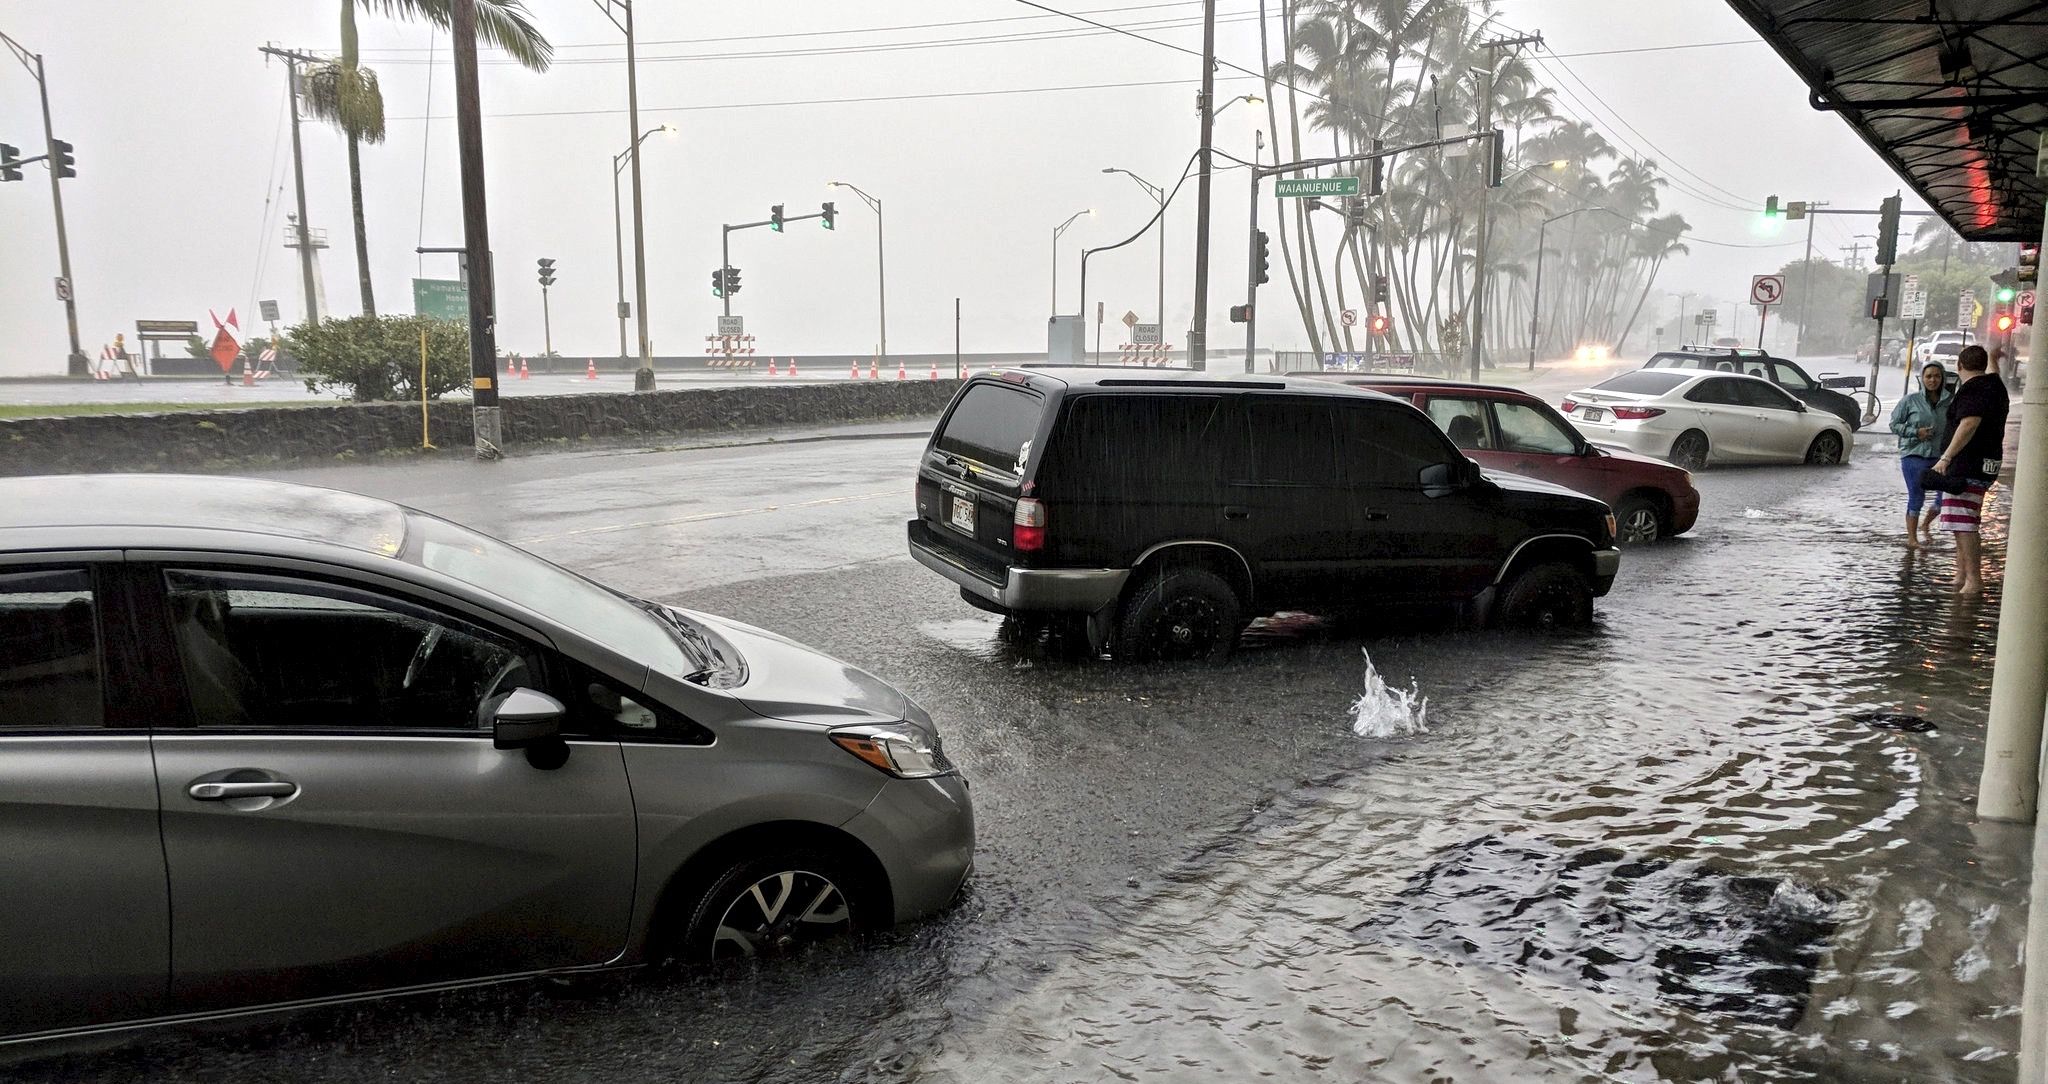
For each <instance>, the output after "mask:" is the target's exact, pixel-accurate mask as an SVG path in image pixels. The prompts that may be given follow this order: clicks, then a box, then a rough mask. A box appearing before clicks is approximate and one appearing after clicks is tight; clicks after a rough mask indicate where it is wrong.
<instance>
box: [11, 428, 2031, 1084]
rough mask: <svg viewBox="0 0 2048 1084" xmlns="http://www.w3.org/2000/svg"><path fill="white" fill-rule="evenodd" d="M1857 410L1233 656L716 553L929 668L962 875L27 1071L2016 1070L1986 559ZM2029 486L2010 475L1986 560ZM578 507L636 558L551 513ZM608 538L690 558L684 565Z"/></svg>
mask: <svg viewBox="0 0 2048 1084" xmlns="http://www.w3.org/2000/svg"><path fill="white" fill-rule="evenodd" d="M871 443H872V442H871ZM1859 445H1860V446H1859V449H1858V459H1857V461H1856V462H1855V463H1853V464H1851V465H1849V466H1847V467H1841V468H1771V469H1750V470H1723V471H1714V472H1708V473H1706V474H1703V475H1701V476H1700V478H1699V485H1700V488H1701V490H1702V493H1703V495H1704V498H1705V510H1704V512H1703V516H1702V523H1701V526H1700V527H1699V529H1697V530H1696V531H1695V532H1693V534H1691V535H1689V536H1686V537H1683V538H1680V539H1676V540H1672V541H1670V542H1667V543H1664V544H1661V545H1658V546H1655V547H1652V548H1649V549H1647V550H1641V551H1636V552H1632V553H1630V554H1629V555H1628V557H1627V558H1626V559H1625V562H1624V566H1623V570H1622V575H1621V578H1620V580H1619V581H1618V582H1617V585H1616V588H1615V591H1614V593H1613V594H1612V595H1610V596H1609V597H1608V598H1606V599H1603V600H1602V601H1601V602H1600V603H1599V604H1598V607H1597V612H1598V622H1597V625H1596V627H1595V628H1593V629H1591V630H1590V631H1584V632H1578V633H1565V634H1554V635H1535V634H1526V635H1525V634H1505V633H1473V632H1461V631H1455V630H1447V629H1442V628H1435V627H1430V626H1429V625H1427V624H1422V625H1419V626H1418V625H1414V624H1401V625H1387V626H1385V627H1380V628H1369V629H1366V630H1360V629H1358V628H1355V627H1344V628H1334V627H1327V626H1324V625H1322V624H1321V623H1320V622H1316V621H1313V620H1304V619H1297V618H1283V619H1280V620H1277V621H1275V622H1272V623H1271V624H1270V625H1269V626H1268V627H1265V628H1262V629H1260V630H1258V632H1257V634H1256V635H1254V636H1251V637H1248V638H1247V643H1246V645H1245V648H1244V650H1242V651H1241V652H1240V653H1239V655H1238V656H1237V657H1236V658H1235V659H1233V660H1231V661H1230V662H1229V663H1227V664H1224V665H1222V666H1220V667H1206V666H1198V665H1189V666H1174V667H1143V668H1140V667H1120V666H1111V665H1105V664H1098V663H1092V662H1086V661H1077V660H1074V659H1072V658H1067V657H1062V655H1061V653H1060V652H1059V651H1057V650H1051V649H1049V648H1048V647H1047V646H1046V645H1037V646H1034V645H1021V646H1020V645H1013V644H1011V643H1008V642H1007V641H1005V640H1004V639H1003V637H1002V636H1001V635H1000V634H999V630H998V627H997V625H996V623H995V622H994V620H993V619H990V618H987V617H986V616H985V615H980V614H978V613H977V612H976V611H973V610H971V609H968V608H967V607H966V606H965V605H964V604H963V603H961V602H960V601H959V600H958V598H957V596H956V594H955V593H954V592H953V591H952V590H951V589H950V588H949V587H947V586H946V585H944V584H942V583H939V582H937V581H936V578H935V577H931V576H930V575H929V574H928V573H925V572H924V571H923V570H922V569H920V568H917V567H916V566H914V565H911V564H910V563H909V562H908V561H907V560H905V559H902V558H901V557H898V556H892V557H889V558H887V559H873V560H864V561H862V562H860V563H856V564H851V565H847V566H845V567H842V568H838V569H833V570H828V571H824V572H817V573H811V574H805V575H792V576H781V577H773V576H770V577H768V578H761V579H754V580H749V581H745V582H712V583H710V585H708V586H705V587H702V588H697V589H692V590H690V591H687V592H684V593H682V594H679V595H675V596H674V598H675V600H677V601H683V602H686V603H689V604H691V605H696V606H701V607H704V608H707V609H712V610H715V611H719V612H726V613H732V614H735V615H736V616H741V617H743V618H745V619H747V620H750V621H756V622H758V623H761V624H765V625H768V626H769V627H772V628H776V629H779V630H782V631H786V632H789V633H791V634H794V635H797V636H800V637H802V638H804V639H806V640H809V641H811V642H814V643H818V644H820V645H821V646H823V647H825V648H827V649H828V650H832V651H834V652H836V653H838V654H841V655H843V656H845V657H847V658H849V659H851V660H853V661H855V662H858V663H860V664H861V665H864V666H867V667H869V668H871V669H874V670H875V671H877V672H878V673H880V674H882V675H883V676H885V677H887V678H889V679H890V680H892V681H895V682H897V683H899V684H901V685H902V686H903V687H904V688H905V689H906V690H907V691H909V692H911V693H912V695H914V696H916V697H917V698H918V699H919V700H920V701H921V702H923V703H925V704H926V705H927V706H928V707H929V708H930V709H931V710H932V712H933V714H934V716H935V717H936V718H937V719H938V721H939V723H940V724H941V726H942V727H943V728H944V729H945V731H946V734H947V741H948V746H949V750H950V751H951V752H952V754H953V756H954V757H955V759H956V760H958V761H959V762H960V763H961V764H962V765H963V766H964V767H965V768H966V770H967V772H968V773H969V775H970V776H971V778H972V779H973V784H974V794H975V800H976V804H977V813H978V816H979V819H980V822H981V832H982V838H981V845H980V851H979V855H978V859H977V870H976V875H975V880H974V882H973V886H972V890H971V891H970V893H969V895H968V896H967V898H966V899H965V900H964V901H963V902H962V903H961V904H960V905H958V906H957V907H956V908H955V909H954V910H952V911H950V912H948V913H947V914H945V915H942V916H939V917H937V918H935V919H933V920H930V921H927V922H923V923H919V924H916V925H913V926H911V927H908V928H905V929H901V930H898V931H894V932H891V933H888V934H885V935H881V936H876V937H872V938H869V939H867V940H864V941H862V942H859V943H847V944H841V945H833V946H826V947H823V948H821V949H819V950H816V951H814V952H813V953H812V954H810V955H808V956H806V957H804V958H801V959H797V960H791V961H782V962H778V963H773V964H767V965H761V966H752V967H745V968H738V969H734V970H731V971H726V972H721V973H717V974H711V975H684V976H675V975H662V976H657V977H652V978H644V979H641V980H638V981H636V982H633V983H631V984H629V985H626V986H625V987H623V988H622V989H617V990H612V991H608V992H601V993H597V994H593V995H587V996H581V997H563V996H560V995H551V994H549V993H546V992H544V991H541V990H538V989H536V988H532V987H527V986H518V987H511V988H507V989H502V990H492V991H483V992H473V993H463V994H451V995H444V996H439V997H434V998H428V999H414V1000H411V1001H405V1002H386V1003H380V1004H377V1005H373V1006H369V1007H363V1008H354V1009H346V1010H338V1011H329V1012H324V1013H312V1014H303V1015H301V1016H298V1017H294V1018H289V1019H287V1020H284V1021H282V1022H276V1023H269V1024H259V1025H253V1026H252V1025H236V1026H234V1027H232V1028H226V1029H221V1030H218V1031H214V1032H206V1033H199V1034H191V1033H168V1034H162V1035H157V1036H152V1037H148V1038H145V1039H143V1040H139V1041H136V1042H134V1043H131V1044H129V1045H126V1046H123V1047H120V1048H118V1049H114V1050H111V1051H96V1052H83V1053H77V1054H69V1055H64V1056H61V1057H58V1058H54V1059H47V1060H42V1061H37V1062H32V1063H29V1064H26V1065H23V1066H20V1067H19V1071H20V1072H21V1073H22V1075H24V1076H26V1077H28V1078H32V1079H65V1080H116V1079H118V1080H141V1079H150V1080H166V1079H226V1078H228V1077H231V1076H252V1077H253V1076H260V1077H264V1078H268V1079H293V1080H373V1079H375V1080H390V1079H404V1080H408V1081H414V1080H473V1079H521V1080H584V1079H603V1080H607V1081H657V1080H659V1081H674V1080H702V1081H720V1082H729V1081H807V1082H808V1081H821V1080H836V1081H864V1080H877V1081H883V1080H886V1081H897V1080H909V1081H930V1082H954V1081H958V1082H963V1084H965V1082H983V1081H1033V1082H1037V1081H1048V1082H1050V1081H1109V1080H1141V1079H1153V1080H1172V1081H1182V1080H1219V1081H1243V1080H1251V1079H1270V1080H1288V1081H1293V1080H1333V1081H1362V1080H1373V1081H1403V1082H1405V1081H1472V1082H1480V1081H1484V1082H1495V1081H1525V1080H1528V1081H1547V1080H1558V1081H1585V1080H1601V1081H1664V1080H1668V1081H1733V1080H1741V1081H1843V1080H1855V1081H1901V1082H1904V1081H1915V1082H1920V1081H2003V1080H2006V1079H2009V1078H2010V1074H2011V1073H2012V1071H2013V1060H2014V1057H2015V1054H2016V1051H2017V1047H2018V1039H2019V1020H2018V1015H2017V1005H2018V1002H2019V993H2020V970H2019V952H2020V945H2021V942H2022V940H2023V936H2024V928H2025V922H2026V915H2025V897H2026V883H2025V878H2026V863H2027V857H2026V855H2027V846H2028V841H2027V835H2026V833H2025V832H2024V831H2020V830H2014V829H2011V828H2002V827H1999V826H1989V825H1977V824H1975V823H1974V822H1973V818H1972V802H1973V798H1974V790H1975V785H1976V777H1977V769H1978V766H1979V764H1980V762H1981V758H1982V741H1981V738H1982V727H1983V718H1984V711H1985V707H1986V704H1987V702H1988V693H1989V684H1990V658H1991V651H1992V646H1993V642H1994V638H1995V621H1996V612H1997V611H1996V602H1995V589H1994V598H1993V600H1992V601H1989V602H1986V603H1982V604H1968V603H1958V602H1956V601H1954V600H1952V599H1951V598H1949V597H1948V596H1947V595H1945V594H1944V593H1943V591H1942V589H1941V586H1940V583H1939V581H1940V580H1942V579H1944V578H1946V576H1947V575H1948V574H1949V572H1950V569H1951V562H1950V559H1949V557H1948V555H1947V552H1946V549H1945V548H1943V549H1940V550H1936V551H1934V552H1932V553H1928V554H1924V555H1921V556H1917V557H1915V556H1908V555H1906V554H1905V553H1904V552H1903V551H1902V550H1901V549H1900V548H1899V547H1898V545H1897V543H1896V540H1895V539H1894V537H1893V531H1894V529H1895V524H1896V521H1897V520H1898V518H1899V517H1898V514H1897V510H1898V507H1899V502H1900V495H1899V493H1898V492H1897V469H1896V465H1895V462H1894V461H1893V460H1892V459H1891V458H1890V456H1889V454H1887V453H1884V452H1880V451H1874V450H1873V449H1872V448H1871V447H1870V439H1869V438H1866V439H1865V440H1864V441H1860V442H1859ZM884 450H885V451H887V453H888V456H890V457H893V456H895V455H896V450H895V449H894V448H893V447H891V448H889V449H884ZM905 450H906V451H908V452H909V454H914V443H913V442H905ZM792 454H796V453H792ZM801 454H805V455H810V454H818V455H823V454H826V453H825V452H823V451H807V452H803V453H801ZM876 476H877V477H879V478H888V477H899V478H900V477H901V476H902V474H901V464H898V463H896V462H894V460H893V458H892V459H890V460H889V461H888V462H883V463H880V464H878V465H877V467H876ZM846 484H848V485H856V486H858V485H867V484H870V483H868V482H866V481H864V480H859V479H854V480H849V481H848V482H847V483H846ZM422 503H425V504H426V505H427V506H428V507H429V508H431V509H434V510H444V509H442V508H441V507H440V506H438V505H435V504H433V503H432V501H431V500H423V502H422ZM506 514H507V515H509V516H513V517H515V518H516V517H517V515H518V514H519V510H518V509H508V510H507V512H506ZM636 514H639V513H636ZM802 514H803V515H804V516H807V517H812V519H805V520H803V521H801V522H798V521H796V520H792V521H790V523H789V524H788V525H784V526H780V527H777V526H769V525H764V526H763V527H762V528H761V538H762V539H763V541H762V543H761V545H760V546H759V547H757V549H756V551H755V552H754V554H753V556H755V557H756V558H758V559H759V560H761V561H763V562H764V563H766V564H768V565H770V566H771V567H772V566H773V564H774V562H775V559H776V553H777V547H778V546H787V545H796V544H798V543H797V541H795V539H796V537H797V536H798V535H802V536H805V537H808V538H813V539H814V538H815V537H816V533H817V524H816V523H815V522H813V519H815V517H817V516H821V515H825V513H822V512H816V511H806V512H804V513H802ZM645 518H646V519H648V520H650V521H653V520H656V519H658V518H659V517H658V516H655V515H647V516H646V517H645ZM885 518H886V517H885ZM2004 523H2005V506H2004V502H2003V501H2002V500H1998V499H1994V503H1993V504H1992V506H1991V510H1990V513H1989V516H1988V522H1987V542H1988V549H1989V552H1990V554H1991V558H1992V562H1993V566H1992V567H1993V570H1994V571H1993V581H1994V584H1995V581H1996V577H1997V572H1996V569H1997V567H1998V564H1999V563H2000V562H2002V561H2003V558H2004V552H2005V547H2004V537H2003V531H2004ZM883 526H884V527H887V529H889V530H893V531H896V532H899V533H898V534H897V535H896V537H897V538H898V539H900V537H901V536H900V526H892V525H889V524H886V523H884V524H883ZM696 529H698V528H696V527H694V526H691V525H685V526H683V527H677V528H673V529H672V530H674V531H685V530H696ZM705 529H706V530H708V529H709V528H705ZM862 529H865V528H862ZM876 529H881V528H879V527H878V528H876ZM778 531H783V532H787V533H788V534H789V535H790V539H789V540H782V539H780V538H779V536H778V534H777V532H778ZM622 534H623V532H622ZM693 537H696V536H693V535H687V534H675V535H665V536H663V537H662V538H661V539H659V540H657V541H658V542H659V544H660V545H661V546H668V547H673V546H675V545H678V544H687V543H688V542H689V540H690V539H691V538H693ZM863 537H864V536H863ZM592 539H596V541H592ZM574 544H575V545H577V546H582V547H589V546H594V545H600V544H602V545H607V546H609V545H619V546H628V545H643V546H644V545H646V544H647V543H646V542H645V541H644V540H643V542H641V543H630V542H628V541H627V540H626V539H624V538H623V537H617V536H614V535H589V536H579V538H578V539H577V540H575V542H574ZM864 544H865V542H864V541H862V540H861V539H855V540H853V541H851V542H849V543H848V545H849V546H850V547H852V548H856V549H857V548H859V547H860V546H861V545H864ZM561 545H563V546H564V547H567V546H569V545H570V543H568V542H564V543H561ZM544 552H545V548H544ZM622 552H623V551H622ZM663 552H666V551H663ZM572 554H573V555H574V556H575V557H576V558H577V559H578V560H584V561H592V562H597V561H602V560H606V559H608V558H607V557H606V556H605V555H604V554H599V553H596V552H594V551H591V550H589V549H587V548H585V549H578V550H573V551H571V550H568V549H566V548H565V549H564V550H563V551H562V552H561V553H560V554H553V553H551V554H550V555H551V556H561V557H563V558H565V559H566V558H568V557H570V556H571V555H572ZM618 559H619V560H621V561H623V560H624V558H623V557H619V558H618ZM613 567H615V568H620V569H623V570H624V572H623V574H622V576H621V577H620V578H619V582H620V586H622V587H626V588H628V589H634V590H650V591H652V590H653V589H654V588H656V587H657V586H658V585H657V584H655V583H654V582H652V581H653V580H654V578H656V577H657V576H658V575H659V573H658V572H657V571H655V568H656V566H654V565H648V566H644V567H643V566H640V565H633V564H630V563H626V564H615V565H614V566H613ZM655 593H658V592H655ZM1361 651H1363V652H1365V653H1367V654H1368V655H1369V662H1368V658H1367V657H1366V656H1362V655H1361ZM1368 666H1369V667H1370V669H1368ZM1425 701H1426V706H1425ZM1425 711H1426V714H1425ZM1425 723H1426V725H1424V724H1425Z"/></svg>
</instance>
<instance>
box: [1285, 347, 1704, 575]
mask: <svg viewBox="0 0 2048 1084" xmlns="http://www.w3.org/2000/svg"><path fill="white" fill-rule="evenodd" d="M1300 375H1304V376H1315V375H1317V374H1315V373H1303V374H1300ZM1324 379H1334V380H1338V381H1341V382H1342V383H1345V384H1349V385H1351V386H1352V387H1359V388H1369V389H1371V390H1373V391H1377V392H1381V393H1383V394H1386V395H1391V396H1394V397H1395V398H1399V399H1406V400H1408V401H1409V402H1410V403H1413V404H1414V405H1415V407H1416V408H1417V409H1419V410H1421V411H1422V412H1423V413H1424V414H1427V415H1428V416H1429V420H1430V421H1433V422H1435V423H1436V424H1437V427H1438V428H1440V429H1442V430H1443V431H1444V433H1445V434H1446V435H1447V436H1449V437H1450V438H1451V443H1452V444H1455V445H1457V446H1458V448H1459V449H1460V450H1462V451H1463V452H1464V453H1465V454H1466V455H1467V456H1469V457H1471V458H1472V459H1474V460H1477V461H1478V463H1479V465H1480V466H1482V467H1489V468H1491V469H1493V470H1498V471H1506V472H1508V473H1510V474H1520V475H1524V476H1526V477H1530V478H1540V479H1542V480H1543V481H1546V482H1554V483H1556V484H1557V485H1561V486H1563V487H1565V488H1566V489H1570V490H1575V491H1577V492H1579V493H1584V494H1586V495H1587V496H1589V497H1594V498H1597V499H1599V500H1601V501H1605V502H1606V503H1607V506H1608V507H1609V508H1612V509H1614V518H1615V523H1616V525H1617V529H1618V534H1619V540H1620V541H1621V542H1623V543H1628V544H1641V543H1646V542H1654V541H1656V540H1657V539H1659V538H1669V537H1670V536H1672V535H1678V534H1684V533H1685V532H1687V531H1689V530H1692V528H1693V524H1694V523H1695V522H1697V521H1698V519H1699V512H1700V493H1699V490H1697V489H1695V488H1693V484H1692V475H1691V473H1690V472H1688V471H1686V470H1685V469H1684V468H1682V467H1676V466H1673V465H1672V464H1670V463H1667V462H1665V461H1663V460H1661V459H1652V458H1650V457H1649V456H1645V455H1638V454H1636V453H1635V452H1631V451H1627V450H1625V449H1620V448H1613V449H1609V448H1602V447H1600V446H1599V445H1597V444H1594V443H1593V442H1591V441H1589V440H1587V439H1586V438H1585V436H1584V435H1583V434H1581V433H1580V432H1579V431H1578V430H1577V429H1574V428H1572V424H1571V423H1570V422H1568V421H1566V420H1565V419H1564V417H1563V416H1562V415H1560V414H1558V412H1557V411H1556V410H1555V409H1554V408H1552V407H1551V405H1550V404H1548V403H1546V402H1544V401H1543V400H1541V399H1538V398H1537V397H1535V396H1534V395H1531V394H1529V393H1528V392H1526V391H1523V390H1521V389H1520V388H1508V387H1501V386H1498V385H1491V384H1468V383H1464V382H1462V381H1456V380H1438V379H1433V378H1429V377H1397V376H1386V375H1383V374H1382V375H1375V374H1371V373H1331V374H1329V375H1328V376H1326V377H1324Z"/></svg>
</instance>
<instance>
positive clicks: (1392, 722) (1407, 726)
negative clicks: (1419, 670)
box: [1351, 649, 1429, 738]
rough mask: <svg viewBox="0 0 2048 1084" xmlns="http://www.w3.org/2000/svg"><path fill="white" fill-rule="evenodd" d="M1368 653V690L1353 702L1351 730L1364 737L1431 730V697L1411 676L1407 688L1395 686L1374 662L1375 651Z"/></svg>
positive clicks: (1366, 667)
mask: <svg viewBox="0 0 2048 1084" xmlns="http://www.w3.org/2000/svg"><path fill="white" fill-rule="evenodd" d="M1359 654H1361V655H1363V656H1365V691H1364V692H1363V693H1361V694H1360V695H1359V697H1358V699H1356V700H1353V701H1352V702H1351V732H1352V733H1353V734H1356V735H1358V736H1359V737H1361V738H1405V737H1407V736H1409V735H1411V734H1426V733H1428V732H1429V725H1428V724H1429V698H1428V697H1426V696H1423V695H1422V690H1421V689H1420V688H1418V687H1417V686H1416V684H1415V681H1414V679H1413V678H1410V679H1409V682H1408V688H1406V689H1396V688H1392V687H1390V686H1389V685H1388V684H1387V681H1386V679H1385V678H1383V677H1381V676H1380V672H1379V671H1378V670H1375V669H1374V668H1373V665H1372V653H1371V652H1369V651H1365V650H1363V649H1360V651H1359Z"/></svg>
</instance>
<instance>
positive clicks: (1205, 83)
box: [1160, 0, 1216, 371]
mask: <svg viewBox="0 0 2048 1084" xmlns="http://www.w3.org/2000/svg"><path fill="white" fill-rule="evenodd" d="M1195 106H1196V110H1197V111H1198V112H1200V113H1201V116H1202V149H1201V150H1200V151H1199V152H1198V154H1199V157H1200V171H1199V173H1198V174H1197V175H1196V180H1195V317H1194V321H1193V323H1192V324H1190V325H1189V327H1188V367H1189V368H1191V369H1195V370H1198V371H1199V370H1202V369H1207V368H1208V367H1209V174H1210V172H1211V171H1210V168H1209V152H1210V144H1211V140H1212V139H1213V137H1214V136H1215V134H1216V0H1202V93H1201V97H1199V98H1198V99H1196V102H1195ZM1160 228H1161V229H1162V230H1163V229H1165V228H1166V223H1165V220H1164V218H1163V217H1162V219H1161V221H1160ZM1161 330H1162V332H1163V331H1164V329H1161Z"/></svg>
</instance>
